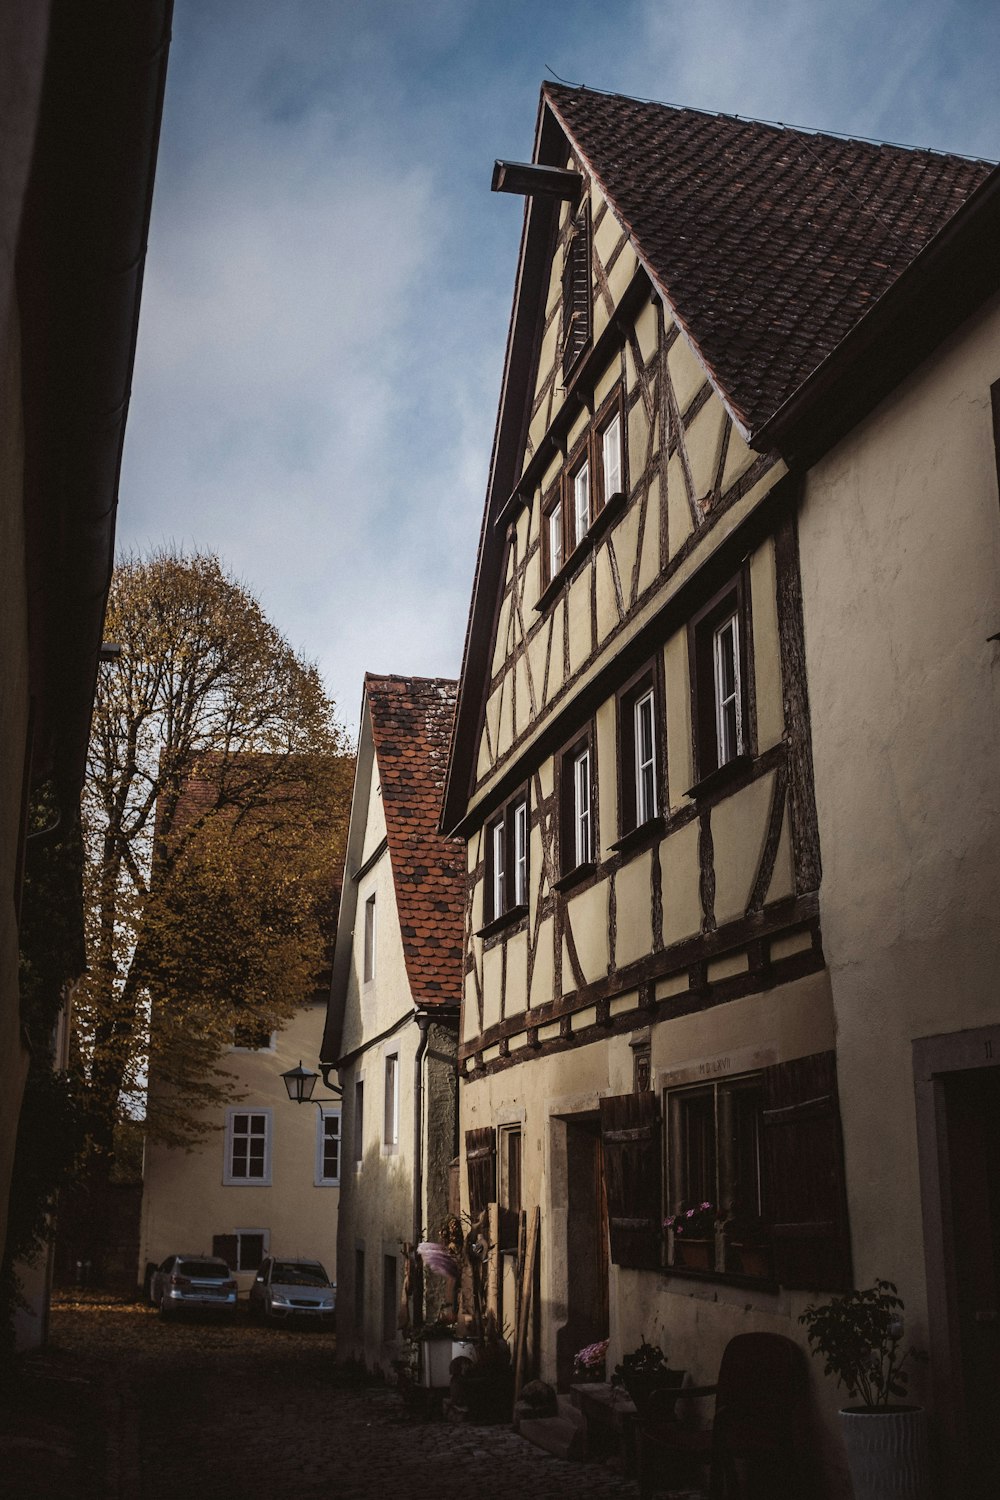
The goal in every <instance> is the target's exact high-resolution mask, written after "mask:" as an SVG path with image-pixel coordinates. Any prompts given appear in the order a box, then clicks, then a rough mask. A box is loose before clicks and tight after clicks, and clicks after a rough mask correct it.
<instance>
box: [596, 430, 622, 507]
mask: <svg viewBox="0 0 1000 1500" xmlns="http://www.w3.org/2000/svg"><path fill="white" fill-rule="evenodd" d="M601 467H602V469H603V471H604V502H605V504H607V502H608V501H609V500H610V499H611V497H612V495H617V494H618V492H619V491H620V490H621V487H622V419H621V417H620V416H619V415H618V413H617V412H616V413H615V415H614V416H613V417H612V418H611V421H610V422H609V423H608V425H607V427H605V429H604V431H603V432H602V434H601Z"/></svg>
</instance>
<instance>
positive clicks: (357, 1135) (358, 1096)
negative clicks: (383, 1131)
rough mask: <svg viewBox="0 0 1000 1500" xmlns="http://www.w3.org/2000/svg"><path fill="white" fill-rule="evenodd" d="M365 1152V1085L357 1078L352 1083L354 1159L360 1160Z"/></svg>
mask: <svg viewBox="0 0 1000 1500" xmlns="http://www.w3.org/2000/svg"><path fill="white" fill-rule="evenodd" d="M364 1154H365V1085H364V1082H363V1080H361V1079H358V1081H357V1083H355V1085H354V1160H355V1161H361V1160H363V1158H364Z"/></svg>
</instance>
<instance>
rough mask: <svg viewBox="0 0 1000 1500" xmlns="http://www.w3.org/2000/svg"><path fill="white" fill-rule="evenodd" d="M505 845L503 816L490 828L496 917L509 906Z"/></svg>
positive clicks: (493, 897) (492, 892) (492, 893)
mask: <svg viewBox="0 0 1000 1500" xmlns="http://www.w3.org/2000/svg"><path fill="white" fill-rule="evenodd" d="M504 845H505V840H504V820H503V818H501V819H500V820H499V822H496V823H494V824H493V827H492V828H491V829H490V851H491V854H492V866H491V875H492V880H491V886H492V891H491V895H492V899H493V911H492V915H493V916H495V917H498V916H499V915H500V914H501V912H502V911H504V910H505V908H506V906H507V902H506V899H505V895H506V875H507V868H506V864H507V862H506V860H505V858H504V855H505V854H506V849H505V847H504Z"/></svg>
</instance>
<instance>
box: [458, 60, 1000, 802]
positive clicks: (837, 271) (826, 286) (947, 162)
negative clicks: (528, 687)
mask: <svg viewBox="0 0 1000 1500" xmlns="http://www.w3.org/2000/svg"><path fill="white" fill-rule="evenodd" d="M568 148H571V149H572V150H573V151H574V153H575V154H576V155H577V156H578V158H579V159H580V160H581V162H582V163H583V165H584V166H585V168H586V170H587V171H588V172H590V173H591V174H592V175H593V176H594V178H595V179H596V180H597V183H598V186H599V187H600V189H601V191H602V193H603V194H604V196H605V197H606V199H607V200H608V202H609V203H610V205H611V207H612V210H613V212H614V213H615V215H616V217H617V218H618V219H619V220H620V222H621V223H622V226H623V227H624V229H625V230H626V232H627V233H628V234H629V236H630V239H631V241H632V245H633V248H634V249H635V250H636V253H637V254H638V256H639V258H640V261H641V263H642V264H643V265H644V267H645V269H646V271H647V273H648V274H649V276H650V278H651V279H652V281H653V283H654V284H655V285H656V287H657V288H658V290H659V292H660V294H661V295H662V296H663V298H664V300H665V301H666V302H667V304H668V305H669V306H670V308H671V309H672V310H673V313H674V315H675V317H676V319H677V321H678V322H679V323H680V325H681V326H682V327H683V328H684V330H685V332H686V333H687V336H688V338H689V340H690V342H691V344H692V346H693V347H694V348H695V349H696V350H697V352H698V354H699V356H700V358H701V360H702V362H703V364H704V365H705V368H706V370H707V372H708V373H709V375H710V377H711V379H712V380H713V382H714V383H715V385H716V387H717V389H718V391H719V393H720V395H721V396H722V398H723V400H724V401H725V403H726V405H727V406H728V407H729V410H730V411H731V413H732V415H733V416H734V417H735V418H736V419H737V420H738V421H739V422H740V423H741V425H742V426H743V427H744V429H745V431H746V433H747V436H748V441H749V443H750V446H751V447H753V448H756V449H757V450H758V451H761V452H771V453H777V454H780V456H781V457H782V458H783V459H784V460H785V462H786V463H787V464H788V466H789V468H792V469H795V468H803V467H807V466H808V464H809V463H810V462H812V461H813V460H814V459H815V458H816V457H817V456H818V454H819V453H821V452H823V451H825V450H826V448H828V447H829V446H830V445H831V444H832V443H833V442H836V441H837V440H838V439H839V438H840V437H841V436H842V435H843V433H844V432H846V431H847V430H849V428H850V426H851V425H852V424H853V423H855V422H857V421H858V420H860V419H861V418H862V417H863V416H864V415H865V413H866V412H867V411H869V410H871V409H872V408H873V407H874V405H875V404H876V403H877V401H879V400H881V399H882V397H883V396H884V395H885V394H886V393H887V392H888V391H889V390H891V389H892V388H893V386H894V384H895V383H897V382H898V381H899V380H901V379H902V378H903V377H904V376H905V375H906V373H907V372H908V371H909V370H910V369H913V368H915V367H916V365H917V364H919V362H920V360H921V359H923V358H924V357H925V356H926V355H927V354H928V353H929V351H930V350H931V349H932V348H934V347H935V346H936V344H937V343H938V342H940V340H941V339H942V338H944V337H945V336H946V335H947V334H948V333H949V332H951V330H952V329H953V328H954V327H956V326H957V325H958V324H959V323H960V322H961V320H962V318H964V317H966V316H968V314H969V313H970V312H971V311H972V310H973V309H974V308H975V307H976V306H977V305H979V303H981V302H982V301H983V299H984V298H985V297H986V296H988V295H990V294H991V293H992V291H993V290H995V289H996V286H997V283H998V280H1000V277H998V270H1000V263H998V261H997V256H996V251H995V246H996V239H997V233H998V231H1000V168H996V167H992V166H991V164H990V163H987V162H979V161H969V160H967V159H965V158H961V157H955V156H946V155H940V154H937V153H935V152H931V151H918V150H912V149H910V148H905V147H899V146H883V145H878V144H873V143H869V142H864V141H855V140H841V139H839V138H837V137H834V136H827V135H819V134H811V133H809V132H808V131H802V130H794V129H790V128H787V127H784V126H774V125H765V124H762V123H760V122H758V121H746V120H739V119H736V118H734V117H730V116H723V115H710V114H705V113H703V112H701V111H698V110H690V109H678V108H675V107H673V106H671V105H663V104H649V103H644V102H642V101H639V100H635V99H630V98H626V97H624V96H622V95H617V94H601V93H595V92H594V91H592V90H589V89H574V88H570V87H568V86H565V85H560V84H554V83H546V84H545V85H543V87H542V92H541V100H540V106H539V115H538V124H537V131H536V144H535V152H534V158H533V159H534V161H535V162H536V163H538V164H541V165H546V166H552V167H563V166H565V163H566V156H567V149H568ZM558 207H559V205H558V201H557V200H556V199H554V198H553V197H550V196H547V195H545V194H543V193H539V194H538V195H536V196H528V197H527V198H526V202H525V217H524V230H523V233H522V237H521V248H520V255H519V261H518V268H517V279H516V285H515V293H514V305H513V309H512V313H511V322H510V329H509V332H508V341H507V353H506V359H505V363H504V373H503V384H502V387H501V393H500V404H499V409H498V413H497V424H496V429H495V433H494V440H493V453H492V457H491V462H490V475H489V484H488V489H487V495H486V506H485V510H484V514H483V524H482V532H481V535H480V544H479V553H478V558H477V564H476V576H475V582H474V585H473V595H472V602H471V606H470V611H469V623H468V627H467V631H466V638H465V650H464V654H463V660H462V675H461V679H460V684H459V697H458V705H457V708H456V713H455V729H454V732H453V744H452V754H451V759H450V762H449V767H448V777H447V783H446V787H445V797H444V807H443V812H442V820H441V826H442V827H443V828H445V829H447V830H449V831H451V830H457V829H459V828H461V827H462V825H463V822H464V820H465V818H466V814H467V811H468V797H469V793H470V791H471V786H472V777H473V771H474V766H475V754H476V748H477V745H478V736H479V733H480V732H481V725H482V718H483V712H484V706H485V684H486V683H488V680H489V675H490V660H491V654H492V650H493V641H492V639H491V632H492V626H493V620H494V614H495V610H496V601H497V595H498V592H499V590H500V589H501V588H502V586H503V585H502V580H503V568H504V559H505V549H506V535H505V527H504V526H503V525H502V524H497V522H498V519H499V518H500V517H501V516H502V515H503V513H504V511H505V507H506V506H507V504H508V501H509V500H510V498H511V495H512V492H513V491H514V489H515V486H516V485H517V482H518V477H519V474H520V472H521V459H522V455H523V450H524V439H525V433H526V431H527V415H528V410H529V407H530V402H531V395H532V389H533V385H532V382H533V379H534V373H535V363H536V359H537V349H538V340H537V330H538V327H539V324H540V321H541V320H542V319H543V317H544V304H545V295H546V289H547V286H548V275H549V262H550V257H551V253H552V245H553V243H554V238H555V232H556V221H557V217H558ZM517 771H518V768H517V766H516V765H515V766H513V767H512V768H511V769H510V771H509V772H508V775H507V781H510V780H511V778H515V777H516V774H517ZM509 790H510V787H509V786H508V785H507V784H506V782H502V783H498V784H497V786H496V787H495V788H492V789H491V794H490V795H491V796H492V797H494V798H499V797H501V796H503V795H506V793H507V791H509Z"/></svg>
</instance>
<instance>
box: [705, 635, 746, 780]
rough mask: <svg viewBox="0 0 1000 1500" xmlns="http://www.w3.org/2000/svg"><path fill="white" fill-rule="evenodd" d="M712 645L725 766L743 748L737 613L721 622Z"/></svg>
mask: <svg viewBox="0 0 1000 1500" xmlns="http://www.w3.org/2000/svg"><path fill="white" fill-rule="evenodd" d="M712 649H713V657H714V667H715V724H716V742H717V749H718V763H719V765H720V766H724V765H725V764H726V763H727V762H728V761H731V760H732V759H733V758H734V757H735V756H737V755H739V754H740V752H741V751H742V749H743V726H742V722H741V694H740V653H739V623H738V620H737V617H736V615H735V614H732V615H730V616H729V618H728V619H727V620H724V621H723V623H722V624H721V625H719V626H718V627H717V629H716V631H715V633H714V636H713V640H712Z"/></svg>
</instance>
